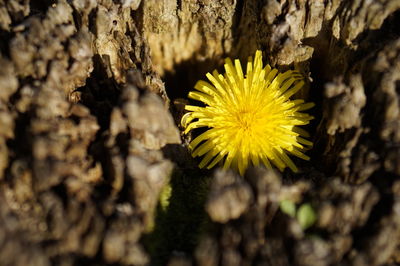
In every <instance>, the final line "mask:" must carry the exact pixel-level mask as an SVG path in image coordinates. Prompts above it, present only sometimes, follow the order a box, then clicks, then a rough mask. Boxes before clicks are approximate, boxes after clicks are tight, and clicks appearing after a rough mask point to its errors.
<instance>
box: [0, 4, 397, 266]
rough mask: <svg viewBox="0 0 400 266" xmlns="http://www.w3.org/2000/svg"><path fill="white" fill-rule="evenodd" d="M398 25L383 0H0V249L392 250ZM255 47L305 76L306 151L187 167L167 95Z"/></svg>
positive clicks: (23, 252) (230, 253)
mask: <svg viewBox="0 0 400 266" xmlns="http://www.w3.org/2000/svg"><path fill="white" fill-rule="evenodd" d="M398 25H400V1H398V0H380V1H366V0H351V1H345V0H342V1H339V0H325V1H322V0H145V1H140V0H114V1H111V0H101V1H94V0H69V1H67V0H58V1H56V0H54V1H51V0H46V1H37V0H21V1H17V0H5V1H4V0H0V65H1V67H0V236H1V237H0V262H1V265H105V264H116V265H154V264H156V265H157V264H158V265H166V264H167V263H170V265H192V264H193V265H291V264H298V265H334V264H339V263H343V264H345V265H347V264H354V265H383V264H388V263H400V179H399V177H400V31H399V30H398ZM257 49H259V50H262V51H263V54H264V58H266V61H267V62H268V63H269V64H271V65H272V66H273V67H276V68H278V69H279V70H286V69H293V68H296V69H297V70H299V71H300V72H301V73H302V74H303V75H304V76H305V77H307V78H308V80H309V82H308V84H307V86H306V90H304V91H302V93H299V95H297V97H301V98H306V99H307V100H308V101H312V102H314V103H315V104H316V107H315V108H314V109H313V110H311V111H310V113H311V114H312V115H313V116H314V117H315V119H314V120H313V121H312V123H311V124H310V125H309V126H308V128H307V130H308V131H309V132H311V136H312V140H313V142H314V148H313V149H312V150H310V151H309V152H308V154H309V155H310V157H311V160H310V161H309V162H300V161H298V162H297V161H296V163H297V164H298V165H299V168H301V171H300V173H297V174H294V173H291V172H290V171H285V172H283V173H277V172H275V171H271V170H266V169H263V168H253V169H250V170H249V171H247V173H246V175H245V177H244V178H242V177H239V176H237V175H236V174H235V173H233V172H230V171H228V172H225V171H222V170H220V169H218V168H217V169H216V170H213V171H206V170H200V169H199V168H198V167H197V163H198V162H197V161H196V159H193V158H191V156H190V153H189V152H188V150H187V145H186V142H187V138H186V136H184V135H183V134H181V133H180V130H181V129H182V128H181V127H180V125H179V122H180V119H181V116H182V109H181V107H182V106H181V103H182V99H183V102H184V101H185V100H184V99H186V98H187V94H188V92H189V90H191V89H192V88H193V86H194V84H195V83H196V81H197V80H200V79H205V74H206V73H207V72H211V71H212V70H214V69H221V66H222V65H223V62H224V61H223V60H224V58H226V57H230V58H232V59H233V58H239V59H241V60H242V62H245V61H246V60H247V58H248V57H249V56H252V55H254V53H255V51H256V50H257ZM288 206H289V207H290V208H291V210H293V211H294V212H291V211H288ZM312 216H315V218H316V219H315V221H314V220H313V221H312V222H310V223H309V224H308V225H307V226H306V225H305V224H304V219H306V220H307V219H310V217H312ZM304 217H305V218H304ZM303 218H304V219H303Z"/></svg>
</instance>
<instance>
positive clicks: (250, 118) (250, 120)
mask: <svg viewBox="0 0 400 266" xmlns="http://www.w3.org/2000/svg"><path fill="white" fill-rule="evenodd" d="M236 119H237V125H238V127H239V130H242V131H243V132H246V133H250V132H251V131H252V130H253V127H254V124H256V123H257V121H256V120H257V118H256V117H255V113H254V111H249V110H244V111H241V112H238V114H237V115H236Z"/></svg>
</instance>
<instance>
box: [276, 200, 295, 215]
mask: <svg viewBox="0 0 400 266" xmlns="http://www.w3.org/2000/svg"><path fill="white" fill-rule="evenodd" d="M279 207H280V209H281V211H282V212H283V213H285V214H287V215H289V216H291V217H295V216H296V205H295V204H294V203H293V202H292V201H290V200H282V201H281V203H280V204H279Z"/></svg>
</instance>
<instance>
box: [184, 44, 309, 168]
mask: <svg viewBox="0 0 400 266" xmlns="http://www.w3.org/2000/svg"><path fill="white" fill-rule="evenodd" d="M224 68H225V74H224V75H221V74H219V73H218V71H216V70H214V71H213V74H212V75H211V74H210V73H207V75H206V76H207V78H208V80H209V81H210V82H211V83H208V82H206V81H203V80H200V81H198V82H197V84H196V85H195V87H194V88H195V89H196V90H197V91H191V92H189V98H192V99H194V100H198V101H201V102H203V103H204V104H205V106H203V107H201V106H194V105H186V106H185V110H187V111H189V112H188V113H186V114H185V115H184V116H183V117H182V121H181V124H182V126H183V127H184V128H185V134H187V133H188V132H189V131H191V130H193V129H195V128H200V127H207V128H208V129H207V130H206V131H205V132H204V133H202V134H200V135H199V136H198V137H196V138H195V139H194V140H193V141H191V143H190V144H189V149H190V150H191V152H192V156H193V157H196V156H203V155H205V156H204V158H203V159H202V161H201V162H200V164H199V167H200V168H203V167H207V168H208V169H210V168H212V167H214V166H215V165H216V164H217V163H218V162H220V161H222V162H224V163H223V166H224V168H225V169H227V168H229V167H231V168H233V169H235V170H238V171H239V173H240V174H241V175H243V174H244V172H245V170H246V169H247V167H248V166H249V164H253V165H254V166H257V165H259V164H260V162H262V163H263V164H264V165H265V166H266V167H268V168H271V162H272V164H274V165H275V166H276V167H277V168H278V169H279V170H281V171H283V169H284V168H286V167H287V166H288V167H289V168H290V169H291V170H292V171H294V172H297V167H296V166H295V164H294V163H293V161H292V160H291V159H290V158H289V156H288V155H287V153H290V154H293V155H295V156H297V157H300V158H302V159H304V160H309V157H308V156H307V155H305V154H304V153H303V152H304V150H305V149H307V148H310V147H311V146H312V142H310V141H308V140H306V139H305V138H303V137H309V135H308V133H307V132H306V131H305V130H303V129H301V128H299V127H298V126H300V125H306V124H308V123H309V121H310V120H311V119H313V117H312V116H310V115H308V114H306V113H301V112H300V111H303V110H307V109H309V108H311V107H313V106H314V104H313V103H304V100H300V99H297V100H291V99H290V97H291V96H292V95H293V94H295V93H296V92H297V91H299V90H300V89H301V88H302V87H303V85H304V81H303V77H302V75H300V74H299V73H298V72H296V71H292V70H289V71H286V72H285V73H278V70H277V69H271V67H270V66H269V65H266V66H265V67H263V63H262V55H261V51H256V54H255V58H254V61H253V60H252V58H251V57H250V58H249V60H248V62H247V69H246V75H245V76H244V74H243V71H242V67H241V65H240V61H239V60H238V59H236V60H235V62H234V64H233V62H232V61H231V60H230V59H229V58H227V59H225V65H224Z"/></svg>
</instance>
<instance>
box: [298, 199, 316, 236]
mask: <svg viewBox="0 0 400 266" xmlns="http://www.w3.org/2000/svg"><path fill="white" fill-rule="evenodd" d="M316 220H317V215H316V214H315V211H314V209H313V208H312V207H311V204H309V203H305V204H302V205H301V206H300V208H299V210H298V212H297V221H298V222H299V224H300V226H301V227H302V228H303V230H305V229H307V228H309V227H311V226H312V225H313V224H314V223H315V221H316Z"/></svg>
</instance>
